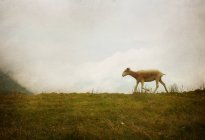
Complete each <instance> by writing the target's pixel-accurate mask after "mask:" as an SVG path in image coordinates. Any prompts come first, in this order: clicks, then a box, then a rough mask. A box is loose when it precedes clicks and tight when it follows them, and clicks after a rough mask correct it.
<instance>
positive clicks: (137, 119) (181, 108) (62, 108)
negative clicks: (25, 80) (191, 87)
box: [0, 92, 205, 140]
mask: <svg viewBox="0 0 205 140" xmlns="http://www.w3.org/2000/svg"><path fill="white" fill-rule="evenodd" d="M0 139H1V140H4V139H17V140H24V139H29V140H30V139H38V140H39V139H42V140H44V139H49V140H52V139H103V140H107V139H186V140H187V139H205V93H204V92H201V93H194V92H192V93H173V94H135V95H127V94H105V93H104V94H87V93H85V94H75V93H72V94H56V93H50V94H39V95H24V94H11V95H0Z"/></svg>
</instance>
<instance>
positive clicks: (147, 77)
mask: <svg viewBox="0 0 205 140" xmlns="http://www.w3.org/2000/svg"><path fill="white" fill-rule="evenodd" d="M127 75H130V76H132V77H133V78H135V79H136V81H137V84H136V86H135V88H134V93H135V92H136V91H137V87H138V84H139V83H140V82H141V92H143V89H144V87H143V86H144V82H151V81H156V88H155V90H154V93H155V92H156V91H157V89H158V87H159V82H160V83H161V84H162V85H163V86H164V89H165V91H166V92H167V93H168V90H167V88H166V85H165V83H164V82H163V81H162V79H161V78H162V76H163V75H165V74H164V73H162V72H160V71H159V70H139V71H132V70H131V69H130V68H126V69H125V70H124V72H123V73H122V76H123V77H125V76H127Z"/></svg>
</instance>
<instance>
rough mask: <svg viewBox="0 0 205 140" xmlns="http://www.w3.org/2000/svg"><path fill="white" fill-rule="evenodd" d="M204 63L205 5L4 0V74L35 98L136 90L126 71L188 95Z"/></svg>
mask: <svg viewBox="0 0 205 140" xmlns="http://www.w3.org/2000/svg"><path fill="white" fill-rule="evenodd" d="M204 61H205V2H204V1H203V0H0V69H1V70H3V71H4V72H7V73H8V74H9V75H10V76H12V77H13V78H14V79H15V80H17V81H18V82H19V83H20V84H22V85H23V86H25V87H26V88H28V89H29V90H31V91H33V92H36V93H37V92H51V91H57V92H74V91H77V92H88V91H92V90H95V91H98V92H126V93H127V92H131V91H132V89H133V87H134V85H135V80H134V79H132V78H131V77H125V78H122V76H121V75H122V71H123V70H124V69H125V68H126V67H130V68H131V69H133V70H140V69H160V70H161V71H162V72H163V73H165V74H166V76H164V77H163V79H164V81H165V83H166V84H167V86H168V87H169V86H170V85H172V84H174V83H176V84H178V85H179V86H180V87H181V86H182V85H183V87H184V90H187V89H192V88H196V87H199V86H200V85H201V84H202V83H203V82H205V66H204ZM154 85H155V83H152V84H147V83H146V84H145V86H146V87H152V89H153V88H154V87H153V86H154ZM160 89H161V90H163V88H162V86H161V85H160ZM159 91H160V90H159Z"/></svg>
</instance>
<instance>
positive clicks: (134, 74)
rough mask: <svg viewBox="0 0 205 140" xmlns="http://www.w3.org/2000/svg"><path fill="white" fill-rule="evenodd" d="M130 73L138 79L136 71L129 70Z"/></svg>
mask: <svg viewBox="0 0 205 140" xmlns="http://www.w3.org/2000/svg"><path fill="white" fill-rule="evenodd" d="M129 75H130V76H132V77H134V78H135V79H137V77H138V74H137V72H134V71H130V72H129Z"/></svg>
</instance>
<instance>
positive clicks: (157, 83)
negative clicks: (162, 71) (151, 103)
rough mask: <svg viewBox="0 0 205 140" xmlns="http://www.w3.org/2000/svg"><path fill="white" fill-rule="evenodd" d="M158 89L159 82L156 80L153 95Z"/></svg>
mask: <svg viewBox="0 0 205 140" xmlns="http://www.w3.org/2000/svg"><path fill="white" fill-rule="evenodd" d="M158 87H159V80H156V88H155V90H154V93H155V92H156V91H157V89H158Z"/></svg>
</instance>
